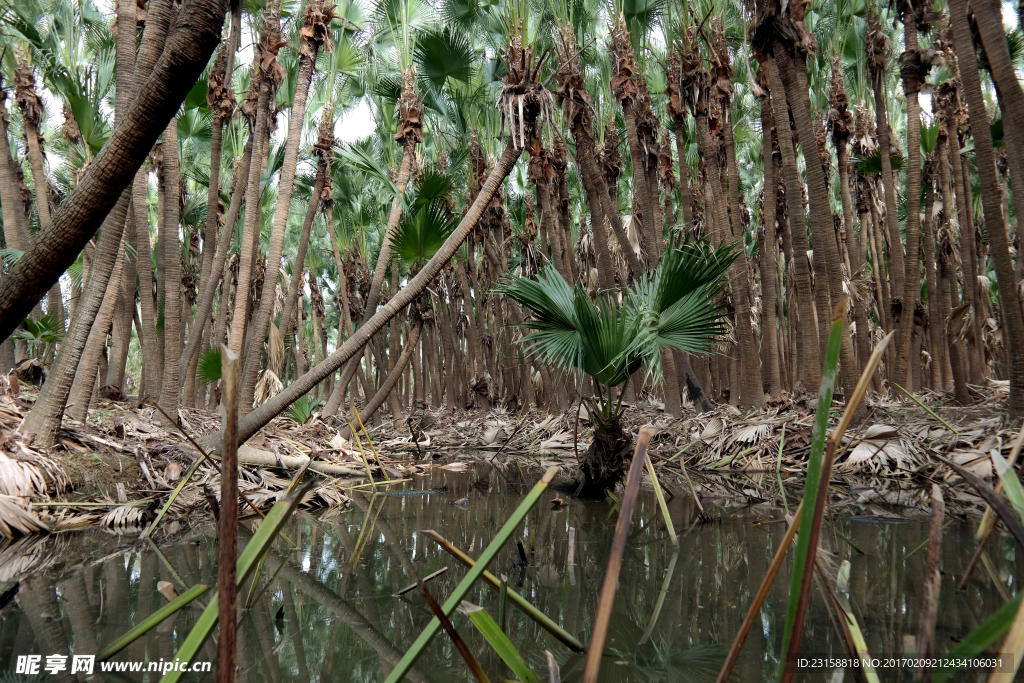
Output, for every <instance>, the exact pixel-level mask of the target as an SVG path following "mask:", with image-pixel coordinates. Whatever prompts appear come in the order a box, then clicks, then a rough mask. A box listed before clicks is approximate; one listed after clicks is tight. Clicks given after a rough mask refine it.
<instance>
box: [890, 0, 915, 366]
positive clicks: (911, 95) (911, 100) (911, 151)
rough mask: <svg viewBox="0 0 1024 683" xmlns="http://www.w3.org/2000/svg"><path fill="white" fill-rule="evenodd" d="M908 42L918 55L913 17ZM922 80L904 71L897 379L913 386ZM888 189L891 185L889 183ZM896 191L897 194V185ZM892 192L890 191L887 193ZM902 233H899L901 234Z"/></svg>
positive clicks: (912, 52) (908, 47) (908, 20)
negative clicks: (903, 241) (903, 244)
mask: <svg viewBox="0 0 1024 683" xmlns="http://www.w3.org/2000/svg"><path fill="white" fill-rule="evenodd" d="M903 35H904V44H905V45H906V53H904V55H905V56H907V55H916V52H917V26H916V24H915V22H914V18H913V17H912V16H909V17H905V18H904V23H903ZM919 88H920V83H919V81H918V78H917V75H916V74H913V75H911V74H904V76H903V91H904V92H905V93H906V98H907V163H908V168H907V200H906V201H907V258H906V272H905V274H904V287H903V291H902V294H901V296H902V297H903V313H902V315H901V316H900V322H899V327H898V329H897V332H896V345H897V348H896V367H895V369H894V370H893V374H892V377H893V379H894V380H895V381H896V382H898V383H900V384H905V385H906V386H912V383H911V374H910V365H911V363H912V362H913V359H912V358H911V354H912V353H913V352H914V343H913V337H914V306H915V302H916V301H917V299H918V296H919V295H920V282H921V277H920V272H921V271H920V267H919V265H918V260H919V258H920V255H921V105H920V104H919V103H918V89H919ZM886 187H887V188H888V185H887V186H886ZM893 193H895V186H894V190H893ZM886 194H887V195H888V194H889V193H888V191H887V193H886ZM898 234H899V233H898V232H897V235H898Z"/></svg>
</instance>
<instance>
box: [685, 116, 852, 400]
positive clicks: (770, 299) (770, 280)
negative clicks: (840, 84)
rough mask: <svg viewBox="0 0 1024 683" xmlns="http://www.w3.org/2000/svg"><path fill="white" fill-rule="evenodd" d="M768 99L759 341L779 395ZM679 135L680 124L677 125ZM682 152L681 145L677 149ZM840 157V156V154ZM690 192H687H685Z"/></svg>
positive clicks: (771, 384)
mask: <svg viewBox="0 0 1024 683" xmlns="http://www.w3.org/2000/svg"><path fill="white" fill-rule="evenodd" d="M773 127H774V123H773V121H772V112H771V103H770V102H769V101H768V99H767V97H762V98H761V135H762V138H763V139H762V147H761V159H762V160H763V161H764V199H763V201H762V203H761V222H762V224H763V227H764V235H763V236H762V238H761V239H760V240H759V244H758V249H759V250H760V252H761V253H760V260H761V345H762V347H763V348H764V356H765V360H766V361H767V367H766V370H767V372H768V392H769V394H771V395H772V396H779V395H780V394H781V392H782V378H781V375H780V374H779V354H778V337H777V336H776V334H777V332H776V313H775V277H776V271H775V263H776V261H775V242H776V239H775V234H776V233H775V205H776V201H777V197H776V189H777V187H776V180H775V163H774V159H773V151H772V129H773ZM676 131H677V132H676V135H679V126H678V124H677V126H676ZM680 152H682V149H680ZM840 158H841V157H840ZM687 194H689V192H687Z"/></svg>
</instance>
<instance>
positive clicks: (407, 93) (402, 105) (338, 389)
mask: <svg viewBox="0 0 1024 683" xmlns="http://www.w3.org/2000/svg"><path fill="white" fill-rule="evenodd" d="M415 86H416V81H415V74H414V73H413V71H412V69H411V68H407V69H405V70H404V71H403V73H402V96H401V99H400V100H399V110H400V112H401V116H402V123H401V125H400V127H399V131H398V134H397V135H395V140H397V141H398V142H399V143H400V144H401V145H402V165H401V166H400V167H399V169H398V179H397V182H396V184H395V186H396V187H397V188H398V192H399V193H400V194H401V195H404V194H405V186H406V185H408V184H409V175H410V173H411V171H412V162H413V157H415V155H416V145H417V143H420V142H423V121H422V116H423V104H422V103H421V102H420V99H419V97H418V96H417V94H416V87H415ZM401 218H402V203H401V201H400V198H399V197H395V199H394V200H392V202H391V213H390V214H388V225H387V230H386V231H385V233H384V239H383V241H382V242H381V247H380V254H379V255H378V256H377V265H376V267H375V268H374V271H373V280H371V282H370V291H369V293H368V294H367V296H366V302H365V305H364V308H363V317H362V320H361V321H360V326H362V325H365V324H366V322H367V321H369V319H370V318H372V317H373V316H374V315H375V314H376V311H377V304H378V303H380V292H381V288H382V287H383V286H384V277H385V275H386V274H387V268H388V265H389V263H390V261H391V242H392V240H394V238H395V233H396V232H397V230H398V223H399V221H400V219H401ZM356 363H358V358H357V359H356V360H354V361H352V362H350V363H349V364H348V365H346V366H345V369H344V370H343V371H342V373H341V379H340V380H338V383H337V384H336V385H335V387H334V391H332V392H331V398H330V399H329V400H328V401H327V405H326V406H324V413H323V414H324V415H335V414H337V412H338V410H339V409H340V408H341V404H342V402H343V401H344V400H345V391H346V389H347V387H348V383H349V382H350V381H352V376H353V375H354V374H355V372H356Z"/></svg>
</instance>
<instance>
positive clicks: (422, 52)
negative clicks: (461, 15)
mask: <svg viewBox="0 0 1024 683" xmlns="http://www.w3.org/2000/svg"><path fill="white" fill-rule="evenodd" d="M413 59H414V60H415V62H416V69H417V72H418V74H419V76H420V78H421V79H425V80H426V81H428V82H429V83H430V84H431V85H432V86H434V87H435V88H440V87H442V86H443V85H444V84H445V82H446V81H447V80H448V79H449V78H451V79H454V80H456V81H460V82H462V83H469V81H470V80H471V79H472V77H473V64H474V61H475V59H476V53H475V52H474V51H473V47H472V45H470V42H469V37H468V36H467V35H466V34H465V33H463V32H460V31H457V30H453V29H452V28H451V27H445V28H444V29H443V30H440V31H429V32H427V33H424V34H423V35H421V36H420V37H419V38H417V40H416V50H415V52H414V53H413Z"/></svg>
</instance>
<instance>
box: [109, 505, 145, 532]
mask: <svg viewBox="0 0 1024 683" xmlns="http://www.w3.org/2000/svg"><path fill="white" fill-rule="evenodd" d="M145 522H146V512H145V511H144V510H140V509H139V508H137V507H135V506H134V505H121V506H118V507H116V508H114V509H113V510H111V511H110V512H108V513H107V514H105V515H103V517H102V518H101V519H100V524H102V525H103V526H105V527H108V528H109V529H111V530H113V531H116V532H118V533H126V532H129V531H138V530H139V529H141V528H142V525H143V524H145Z"/></svg>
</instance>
